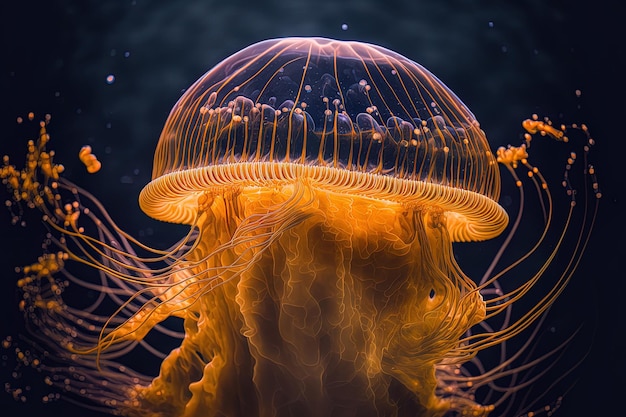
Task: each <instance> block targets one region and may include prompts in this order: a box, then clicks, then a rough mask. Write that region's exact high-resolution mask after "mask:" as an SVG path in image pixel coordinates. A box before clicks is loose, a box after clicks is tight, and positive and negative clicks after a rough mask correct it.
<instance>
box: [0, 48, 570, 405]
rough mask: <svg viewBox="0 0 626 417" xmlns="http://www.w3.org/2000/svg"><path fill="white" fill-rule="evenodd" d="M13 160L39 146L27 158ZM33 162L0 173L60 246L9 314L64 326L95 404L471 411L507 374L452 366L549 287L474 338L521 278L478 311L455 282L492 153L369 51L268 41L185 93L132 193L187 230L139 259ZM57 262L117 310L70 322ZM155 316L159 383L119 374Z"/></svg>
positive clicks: (501, 217)
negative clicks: (455, 248)
mask: <svg viewBox="0 0 626 417" xmlns="http://www.w3.org/2000/svg"><path fill="white" fill-rule="evenodd" d="M42 129H44V128H43V127H42ZM42 137H44V138H46V137H47V133H46V132H45V129H44V130H42ZM45 142H46V141H45V140H44V145H45ZM31 151H32V153H31V155H32V156H31V159H34V160H41V159H42V158H43V159H45V158H46V156H47V155H48V154H47V153H46V151H45V150H44V148H43V145H41V146H36V145H33V147H32V149H31ZM509 152H510V153H511V152H512V151H510V150H509ZM522 153H523V152H522ZM504 154H505V151H502V155H504ZM517 154H520V153H519V152H518V153H516V155H517ZM42 155H43V156H42ZM502 158H504V157H503V156H502V157H501V161H500V162H503V163H506V164H508V166H510V167H511V169H513V167H512V165H513V164H514V162H515V163H517V160H515V161H513V160H506V161H504V160H503V159H502ZM49 159H50V158H48V160H49ZM524 163H526V159H524ZM35 165H36V164H35ZM48 165H50V166H51V167H52V168H54V167H55V165H54V164H53V163H52V161H50V160H49V162H48ZM40 166H41V164H40ZM41 169H43V167H41ZM36 171H37V168H36V166H33V167H31V171H26V172H30V174H27V175H21V176H20V178H21V179H20V180H17V179H16V176H15V175H14V173H15V172H16V171H15V170H14V169H13V171H12V170H11V166H10V165H8V162H7V163H5V168H4V171H3V175H2V177H3V178H4V179H5V181H6V182H7V183H8V184H9V186H10V187H11V188H12V189H14V190H16V191H15V193H14V200H16V201H29V202H32V205H34V206H36V207H39V208H40V209H41V210H42V211H44V215H45V220H46V221H47V222H48V223H49V224H51V225H52V228H53V229H54V230H57V231H59V232H61V233H63V237H61V238H50V240H51V242H52V243H55V244H56V245H57V246H59V247H60V248H61V251H60V252H59V254H58V255H56V256H52V257H51V256H46V257H43V258H42V259H40V261H39V262H38V263H37V264H35V265H33V266H31V267H29V268H28V269H25V270H24V272H25V274H26V275H28V278H25V281H24V280H23V282H22V285H21V287H22V288H23V289H24V291H25V293H26V294H28V297H26V299H27V300H28V305H26V306H22V307H23V308H24V310H25V311H26V312H27V314H28V315H29V316H30V317H31V320H32V321H34V322H35V323H36V324H37V326H38V327H42V328H46V326H48V325H51V324H52V323H57V324H58V323H63V324H62V325H57V326H56V329H49V330H47V333H46V337H47V338H49V339H52V340H53V344H55V345H57V346H58V347H57V349H56V352H58V353H57V360H58V361H59V362H62V363H67V362H72V363H73V365H72V366H73V368H72V369H73V371H72V372H74V373H76V372H79V371H76V369H77V368H80V369H82V371H80V372H82V375H83V376H85V377H84V378H83V379H82V380H80V381H81V382H80V383H78V386H79V390H80V389H82V390H83V391H84V392H83V393H82V394H83V395H84V396H85V397H88V398H89V399H90V400H91V401H94V402H96V403H99V404H102V405H104V406H106V407H109V409H110V410H112V412H113V411H114V412H118V413H121V414H125V415H131V416H134V415H137V416H143V415H148V416H153V415H154V416H158V415H162V416H188V417H192V416H224V415H227V416H238V415H242V416H292V415H301V416H306V415H311V416H363V415H368V416H369V415H381V416H409V415H411V416H415V415H417V416H443V415H446V413H449V414H451V415H452V414H454V413H458V414H459V415H476V416H478V415H487V414H488V413H489V412H490V411H492V410H493V408H494V406H493V405H492V404H484V405H483V404H479V403H478V402H477V401H476V398H475V396H474V391H473V389H472V386H473V385H476V386H478V385H484V384H486V382H491V381H493V380H495V379H497V378H498V377H500V376H502V375H508V374H510V372H511V371H510V370H511V366H510V364H506V363H505V364H503V365H501V367H500V368H498V367H496V368H495V370H493V371H491V372H490V373H486V375H485V376H484V377H483V378H482V379H480V376H476V377H473V376H468V375H463V374H460V373H459V372H458V371H459V370H460V369H462V365H463V364H464V363H466V362H468V361H471V360H473V359H472V358H473V357H474V356H475V355H476V353H477V352H478V351H479V350H480V349H482V348H485V347H489V346H492V345H494V344H495V345H497V344H498V343H501V342H503V341H505V340H507V339H508V338H509V337H511V336H512V335H514V334H517V333H519V332H520V331H522V330H524V329H525V328H527V327H528V326H530V325H531V324H532V323H533V322H534V321H535V320H536V319H537V317H539V316H540V315H541V314H542V313H543V312H544V311H545V310H546V309H547V308H548V307H549V305H550V304H551V302H552V301H553V300H554V298H556V296H557V295H558V292H557V291H556V290H555V293H554V294H551V295H550V296H549V297H546V298H545V300H542V302H541V303H539V304H538V305H537V306H536V307H535V308H533V309H531V311H529V312H528V314H527V315H524V316H522V318H520V319H519V320H518V321H514V322H509V321H505V322H504V324H502V327H501V328H499V329H496V330H493V329H492V331H491V332H489V331H483V332H479V333H476V332H472V331H471V329H472V328H474V327H475V326H476V325H479V324H480V323H484V321H485V320H486V319H487V318H489V317H492V316H495V315H497V314H501V313H503V312H505V313H506V312H508V311H509V310H508V309H509V308H510V306H511V305H512V303H513V301H514V300H515V299H516V297H518V296H521V295H523V294H524V293H525V292H527V291H528V288H530V287H532V281H530V282H531V284H530V285H528V286H527V288H526V287H524V288H522V289H519V290H516V291H514V292H511V293H509V294H506V295H503V294H502V293H498V296H499V297H501V298H498V297H494V298H493V299H494V300H495V301H492V302H490V300H485V299H484V296H483V295H484V294H487V293H488V291H486V289H487V288H492V287H493V283H494V282H495V278H494V279H491V278H489V279H486V280H485V282H481V283H476V282H475V281H473V280H471V279H469V278H468V277H467V276H466V275H465V274H464V273H463V272H462V271H461V269H460V268H459V266H458V265H457V264H456V262H455V260H454V256H453V253H452V242H455V241H475V240H484V239H489V238H492V237H495V236H497V235H499V234H500V233H502V231H503V230H504V229H505V228H506V226H507V224H508V216H507V214H506V212H505V211H504V209H502V207H500V206H499V205H498V203H497V200H498V198H499V193H500V176H499V171H498V166H497V161H496V158H495V156H494V155H493V154H492V152H491V150H490V148H489V145H488V143H487V140H486V138H485V135H484V132H483V131H482V130H481V129H480V127H479V125H478V123H477V121H476V120H475V118H474V116H473V115H472V113H471V112H470V111H469V110H468V109H467V108H466V107H465V106H464V105H463V103H461V101H460V100H459V99H458V98H457V97H456V96H455V95H454V94H453V93H452V92H451V91H450V90H449V89H447V88H446V87H445V86H444V85H443V84H442V83H441V82H440V81H439V80H438V79H437V78H436V77H434V76H433V75H432V74H431V73H429V72H428V71H427V70H425V69H424V68H423V67H421V66H419V65H418V64H416V63H414V62H412V61H410V60H409V59H407V58H405V57H402V56H400V55H398V54H396V53H394V52H391V51H389V50H386V49H384V48H380V47H377V46H373V45H367V44H362V43H358V42H342V41H334V40H329V39H321V38H313V39H311V38H290V39H280V40H271V41H265V42H261V43H259V44H256V45H253V46H251V47H249V48H247V49H244V50H243V51H240V52H238V53H236V54H235V55H233V56H231V57H230V58H228V59H226V60H225V61H223V62H222V63H220V64H219V65H217V66H216V67H215V68H213V69H212V70H210V71H209V72H207V73H206V74H205V75H204V76H202V77H201V78H200V79H199V80H198V81H197V82H196V83H195V84H194V85H193V86H191V87H190V88H189V89H188V90H187V91H186V92H185V94H184V95H183V96H182V97H181V99H180V100H179V101H178V103H177V104H176V105H175V106H174V108H173V109H172V112H171V114H170V116H169V118H168V120H167V122H166V124H165V128H164V130H163V132H162V135H161V138H160V140H159V143H158V145H157V149H156V153H155V160H154V171H153V180H152V182H150V183H149V184H148V185H147V186H146V187H145V188H144V190H143V191H142V193H141V196H140V205H141V207H142V209H143V210H144V211H145V212H146V213H147V214H148V215H150V216H152V217H154V218H157V219H160V220H163V221H169V222H178V223H185V224H189V225H190V226H191V231H190V233H189V235H187V236H186V237H185V238H183V239H182V240H181V241H180V242H179V243H178V244H176V245H175V246H174V247H172V248H171V249H170V250H168V251H156V250H154V251H153V250H150V249H147V248H144V247H142V250H149V251H151V252H152V253H154V257H153V258H150V259H146V258H143V257H140V256H138V255H137V254H136V252H135V251H134V250H133V249H132V248H131V246H132V245H133V244H135V245H140V244H139V243H138V242H136V241H134V240H133V239H132V238H130V237H129V236H128V235H126V234H125V233H123V232H122V231H121V230H119V229H118V228H117V226H115V224H114V223H113V222H112V221H111V220H110V219H109V218H108V216H107V215H106V211H105V210H104V208H103V207H102V206H101V205H100V204H99V203H97V201H96V200H95V199H94V200H91V201H92V203H93V204H92V205H93V206H95V207H94V208H92V209H85V207H84V204H83V203H82V202H81V203H78V202H77V201H79V199H78V198H75V199H74V202H73V203H72V202H71V203H68V204H66V205H65V206H64V205H63V203H62V200H63V199H62V198H60V197H56V196H57V195H60V193H61V192H62V191H64V192H66V193H68V194H69V195H73V196H79V195H80V196H85V195H88V193H86V192H84V191H82V190H80V189H78V188H77V187H76V186H74V185H73V184H71V183H69V182H67V181H66V180H64V179H62V178H59V176H58V175H57V177H56V178H55V177H50V176H47V177H46V181H48V182H51V184H53V185H50V186H49V185H47V184H46V185H43V186H42V185H41V184H42V183H44V184H45V181H41V182H37V181H28V182H25V181H24V178H28V177H29V175H30V176H31V177H32V178H34V177H35V176H36V175H37V174H36ZM531 171H532V170H531ZM39 175H41V174H39ZM16 181H17V182H19V181H22V183H17V182H16ZM33 182H34V183H36V184H37V185H36V186H34V187H33V186H32V185H31V183H33ZM42 189H43V192H42ZM37 196H38V197H37ZM82 200H85V198H84V197H83V198H82ZM82 200H80V201H82ZM98 213H100V214H98ZM82 217H87V218H89V219H90V221H92V222H93V224H94V225H96V227H97V229H98V230H99V237H98V238H97V239H96V238H91V237H89V236H88V235H87V233H86V232H85V229H84V228H83V227H82V226H81V225H80V224H79V221H82V220H81V218H82ZM547 227H548V226H546V228H547ZM572 256H573V257H574V258H576V257H579V256H580V253H578V250H577V252H576V253H575V255H572ZM85 259H87V260H86V261H85ZM68 260H78V261H81V262H83V263H86V264H88V265H90V266H94V267H96V268H98V269H99V270H100V271H101V274H100V285H101V286H99V288H101V289H102V293H103V294H105V295H106V296H107V297H110V298H111V299H113V300H114V301H115V303H116V304H118V305H120V307H119V308H117V309H116V310H114V311H113V312H110V313H109V314H108V316H107V315H106V314H104V313H101V312H100V310H101V309H103V308H104V307H103V304H100V303H98V304H97V305H94V306H93V308H90V309H87V310H84V311H78V310H77V309H72V308H71V307H69V306H67V304H65V303H64V301H63V299H62V297H61V296H60V292H58V291H50V289H51V288H52V286H56V287H57V288H58V286H59V284H58V280H57V279H55V278H53V275H54V274H55V273H57V272H58V271H65V269H64V263H66V262H68ZM153 261H155V262H158V263H159V266H158V267H151V266H150V262H153ZM546 262H547V263H549V261H546ZM42 265H45V267H44V266H42ZM51 266H52V267H51ZM568 268H569V267H568ZM42 271H43V272H42ZM33 272H36V274H35V275H37V276H34V275H33ZM66 276H69V275H68V273H66ZM69 277H71V280H73V281H74V282H78V283H79V285H80V286H83V287H90V286H91V287H94V286H95V284H93V283H92V284H90V283H89V282H87V281H86V280H83V279H75V277H73V276H69ZM533 279H538V276H536V277H533ZM568 279H569V276H568V275H566V274H564V275H563V276H562V279H559V280H558V285H557V286H556V287H555V288H557V289H558V288H560V289H562V287H563V286H564V285H565V284H566V282H567V280H568ZM47 293H50V294H49V295H47ZM107 317H108V318H107ZM168 317H178V318H180V319H182V320H183V321H184V337H183V338H182V341H181V343H180V346H179V347H178V348H176V349H174V350H172V351H171V352H169V353H168V352H164V355H163V356H165V357H164V359H163V362H162V364H161V367H160V373H159V375H158V376H157V377H156V378H153V379H150V378H147V377H145V376H142V375H139V374H136V373H134V372H132V371H130V370H128V369H127V367H122V368H123V369H120V366H119V365H118V364H117V360H118V358H123V356H124V355H125V354H126V353H127V352H128V351H129V350H130V349H132V348H135V347H136V346H138V345H139V346H143V347H144V348H146V349H153V348H151V347H149V346H148V345H147V344H146V343H145V342H144V338H145V337H146V335H148V334H149V333H150V332H154V331H155V330H156V331H163V332H165V333H168V331H167V330H166V329H164V328H163V324H162V323H163V322H164V321H165V320H166V319H167V318H168ZM483 329H486V327H484V328H483ZM173 333H174V332H171V331H169V333H168V334H170V335H172V334H173ZM72 334H79V336H78V337H69V335H72ZM173 336H181V335H176V334H174V335H173ZM156 354H160V353H158V352H157V353H156ZM77 365H78V366H77ZM523 369H526V368H523ZM455 370H456V371H455ZM80 372H79V373H80ZM98 381H100V382H98ZM102 381H106V384H102ZM103 386H106V389H103ZM65 388H67V387H65ZM509 390H510V391H514V390H515V387H514V386H511V387H509ZM74 391H76V389H74ZM104 392H106V394H105V393H104Z"/></svg>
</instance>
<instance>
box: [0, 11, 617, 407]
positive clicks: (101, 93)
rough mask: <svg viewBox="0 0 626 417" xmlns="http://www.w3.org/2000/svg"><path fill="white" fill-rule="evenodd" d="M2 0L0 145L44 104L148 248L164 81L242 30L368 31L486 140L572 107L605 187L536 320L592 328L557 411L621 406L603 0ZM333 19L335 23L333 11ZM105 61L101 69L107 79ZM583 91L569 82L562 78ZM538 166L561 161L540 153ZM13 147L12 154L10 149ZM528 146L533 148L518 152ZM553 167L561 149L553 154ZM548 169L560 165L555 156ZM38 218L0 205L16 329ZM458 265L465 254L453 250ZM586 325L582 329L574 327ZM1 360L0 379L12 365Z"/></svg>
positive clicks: (93, 186)
mask: <svg viewBox="0 0 626 417" xmlns="http://www.w3.org/2000/svg"><path fill="white" fill-rule="evenodd" d="M504 3H505V2H502V1H495V0H494V1H461V0H457V1H442V0H429V1H417V0H413V1H410V0H405V1H393V0H385V1H375V0H357V1H350V0H343V1H327V0H316V1H301V0H291V1H284V0H280V1H254V2H246V1H242V0H229V1H221V2H218V1H199V0H198V1H183V0H180V1H148V0H136V1H131V0H124V1H109V2H102V1H93V0H92V1H79V0H74V1H70V0H66V1H62V0H55V1H21V2H17V1H12V2H2V5H1V6H0V10H1V13H0V16H1V17H0V19H1V21H2V25H1V30H2V36H1V42H2V43H1V45H2V49H1V51H0V53H1V54H2V63H1V64H0V65H1V68H2V72H1V73H0V85H1V90H0V98H1V100H0V106H2V107H1V111H0V154H5V153H9V154H12V155H20V154H21V153H23V150H24V144H23V139H25V137H24V135H25V132H28V130H26V129H24V128H19V127H18V126H17V124H16V122H15V120H16V117H17V116H25V115H26V114H27V113H28V112H29V111H34V112H35V113H36V114H37V115H38V116H39V117H41V116H42V115H43V114H44V113H52V115H53V118H52V124H51V126H50V130H51V132H52V135H53V140H54V142H53V144H54V145H53V146H52V147H53V148H54V149H56V151H57V153H58V155H59V157H60V158H61V159H62V161H63V163H64V164H65V165H66V166H67V168H68V170H67V176H68V177H70V178H71V179H72V180H74V181H75V182H77V183H79V184H83V185H85V187H86V188H87V189H89V190H90V191H92V192H93V193H94V194H95V195H96V196H97V197H98V198H99V199H100V200H101V201H103V202H104V204H105V206H106V207H107V208H108V209H109V210H110V211H111V214H112V215H113V217H114V218H115V219H116V220H117V221H118V222H119V224H120V225H121V226H122V227H123V228H124V229H126V230H127V231H128V232H130V233H131V234H134V235H136V236H141V237H142V238H143V239H144V240H146V241H147V243H149V244H152V245H154V246H157V247H165V246H166V245H168V244H169V243H171V242H173V241H174V240H175V239H176V238H178V237H179V236H181V235H182V233H183V232H184V228H182V229H181V228H180V227H177V226H173V225H163V224H160V223H158V222H156V221H153V220H151V219H148V218H147V217H146V216H145V215H143V214H142V213H141V211H140V210H139V208H138V205H137V202H136V198H137V195H138V193H139V191H140V190H141V188H142V187H143V185H144V184H146V183H147V182H148V181H149V180H150V170H151V164H152V152H153V150H154V147H155V145H156V141H157V139H158V136H159V133H160V130H161V128H162V126H163V123H164V121H165V119H166V118H167V115H168V113H169V110H170V108H171V107H172V106H173V104H174V103H175V102H176V100H177V99H178V97H179V96H180V95H181V92H182V91H183V90H184V89H185V88H186V87H188V86H189V85H191V83H193V82H194V81H195V80H196V79H197V78H198V77H199V76H200V75H202V74H203V73H204V72H205V71H207V70H208V69H210V68H211V67H212V66H213V65H215V64H216V63H218V62H219V61H220V60H221V59H223V58H225V57H227V56H228V55H230V54H232V53H234V52H236V51H238V50H240V49H241V48H243V47H245V46H247V45H249V44H251V43H254V42H257V41H259V40H263V39H267V38H274V37H283V36H324V37H331V38H339V39H352V40H360V41H366V42H371V43H376V44H379V45H382V46H385V47H387V48H390V49H392V50H395V51H397V52H399V53H401V54H403V55H405V56H407V57H409V58H411V59H413V60H415V61H417V62H419V63H420V64H422V65H424V66H425V67H426V68H428V69H429V70H431V71H432V72H433V73H434V74H435V75H437V77H438V78H440V79H441V80H442V81H443V82H444V83H446V85H448V86H449V87H450V88H451V89H452V90H453V91H454V92H455V93H456V94H457V95H458V96H459V97H460V98H461V99H462V100H463V101H464V102H465V103H466V104H467V105H468V107H469V108H470V109H471V110H472V111H473V112H474V114H475V115H476V117H477V118H478V120H479V121H480V122H481V124H482V127H483V129H484V130H485V131H486V133H487V136H488V138H489V139H490V141H491V143H492V144H493V147H494V148H495V147H497V146H499V145H504V144H507V143H510V142H513V143H516V142H518V140H519V135H520V132H521V129H520V121H521V120H522V119H524V118H526V117H528V116H529V115H530V114H531V113H535V112H536V113H539V114H540V115H549V116H551V117H553V118H557V119H558V118H559V117H561V116H562V118H563V120H570V121H584V122H586V123H587V124H588V125H589V126H590V128H591V129H592V132H593V134H594V136H595V138H596V140H597V143H598V145H597V146H596V149H595V151H594V160H595V165H596V167H597V170H598V173H599V175H600V179H601V181H602V189H603V194H604V198H603V201H602V207H601V212H600V213H601V215H600V218H599V219H598V223H597V226H596V230H595V233H594V236H593V238H592V240H591V246H590V248H589V250H588V253H587V256H586V258H585V260H584V262H583V264H582V265H581V267H580V269H579V271H578V273H577V274H576V275H575V277H574V280H573V282H572V284H571V285H570V287H569V288H568V289H567V291H566V292H565V293H564V294H563V297H562V299H561V300H560V301H559V302H558V303H557V305H556V306H555V308H554V309H553V312H552V316H551V318H550V322H549V325H552V326H557V329H561V328H563V329H569V328H572V327H573V328H575V327H576V326H577V325H578V324H579V323H580V321H581V320H582V321H583V322H584V323H585V326H586V328H591V329H595V331H587V332H586V333H583V336H582V340H581V341H580V342H581V343H582V344H583V345H584V347H583V351H584V350H585V349H586V346H589V345H591V351H590V353H589V355H588V357H587V360H586V361H585V362H584V363H583V364H582V365H581V366H580V367H579V368H578V369H577V370H576V372H575V373H574V374H573V377H572V378H577V379H578V382H577V384H576V385H575V386H574V387H573V388H572V389H571V391H570V392H569V393H568V395H567V396H566V398H565V400H564V402H563V406H562V408H561V409H560V410H559V413H558V414H557V415H562V416H587V415H622V414H624V413H625V411H624V410H623V409H622V408H623V405H622V404H623V395H624V392H625V390H624V389H625V388H626V383H625V382H624V381H625V380H624V377H625V374H626V360H625V359H624V353H623V346H624V345H623V342H619V341H618V340H621V339H622V338H623V331H624V330H626V329H625V327H624V324H623V323H624V321H625V319H626V314H625V307H624V306H623V305H624V301H623V297H624V294H626V291H625V290H626V287H625V284H624V282H626V280H625V278H626V273H625V272H624V269H623V266H622V264H621V261H622V260H623V257H624V252H625V251H624V249H626V244H625V243H624V240H623V239H625V238H626V234H625V233H624V232H626V228H625V223H624V220H623V217H624V212H625V205H624V196H623V190H624V185H623V178H624V175H623V170H624V162H623V161H624V156H623V143H624V139H623V138H624V133H623V128H622V126H623V123H624V120H625V119H626V104H625V103H626V101H625V99H624V93H625V92H626V91H625V88H624V81H623V78H622V77H623V74H624V73H625V72H624V71H625V69H626V67H625V66H624V60H625V56H624V55H625V52H624V49H625V48H624V46H623V41H624V39H626V37H625V33H624V30H623V26H624V23H623V22H621V21H620V20H619V19H620V13H619V10H618V7H619V6H611V5H610V4H618V2H610V1H608V0H601V1H592V2H585V3H580V4H576V3H575V2H570V1H565V0H562V1H540V0H534V1H531V0H527V1H517V2H515V4H513V2H506V3H507V4H506V5H505V4H504ZM344 23H345V24H347V26H348V27H347V30H343V29H342V24H344ZM109 74H113V75H114V76H115V82H114V83H112V84H107V83H106V77H107V75H109ZM576 89H580V90H581V91H582V96H581V97H580V98H577V97H576V96H575V93H574V92H575V90H576ZM84 144H90V145H91V146H92V147H93V149H94V152H95V153H96V154H97V155H98V157H99V159H100V160H101V161H102V163H103V168H102V171H101V172H100V173H99V174H97V175H95V176H90V177H88V176H87V175H86V174H84V173H83V167H82V166H80V163H79V162H78V159H77V158H75V154H76V152H77V151H78V149H80V147H81V146H82V145H84ZM535 157H537V159H538V160H539V161H540V162H541V163H542V164H543V165H546V166H547V165H550V164H551V163H558V164H561V160H560V159H559V160H558V161H553V160H549V159H544V160H541V154H539V155H535ZM19 159H20V158H14V160H15V161H16V162H19ZM535 162H537V160H536V161H535ZM557 167H560V165H557ZM559 169H560V168H559ZM37 233H40V229H39V228H38V227H37V223H36V222H34V224H31V226H30V228H29V229H26V230H22V229H21V228H20V227H11V226H10V216H9V213H8V212H7V211H6V210H0V248H1V249H2V250H1V251H0V283H1V285H2V290H1V292H0V308H1V309H2V310H1V311H0V326H1V327H0V337H2V338H3V337H4V336H6V335H8V334H16V333H17V332H18V331H19V329H20V328H21V316H20V314H19V313H18V312H17V308H16V304H17V301H18V299H17V297H16V291H15V280H16V278H17V277H16V275H15V274H14V272H13V268H14V266H16V265H23V264H27V263H29V262H31V261H32V259H33V256H36V255H37V254H38V251H39V249H38V246H39V241H40V239H39V236H37ZM458 251H459V254H460V255H459V260H460V262H461V263H462V264H464V266H466V267H467V268H468V269H469V270H472V268H475V269H477V270H479V269H480V268H478V267H476V266H475V265H472V264H471V259H463V256H462V248H459V250H458ZM591 339H593V340H591ZM9 372H10V369H7V368H0V382H2V383H4V382H5V381H9V380H11V377H10V376H9V375H8V373H9ZM0 410H2V411H1V413H2V415H3V416H16V415H18V413H19V414H22V415H29V416H33V417H39V416H42V417H43V416H51V415H61V414H62V415H65V416H71V415H90V414H91V413H90V412H86V410H83V409H79V408H76V407H74V406H72V405H70V404H67V403H64V402H59V403H56V404H48V405H45V406H44V405H41V404H40V403H39V400H38V398H36V397H35V396H33V398H31V399H30V400H29V402H27V403H26V404H19V403H16V402H15V401H13V399H12V398H11V396H10V395H9V394H5V393H3V392H0Z"/></svg>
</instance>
